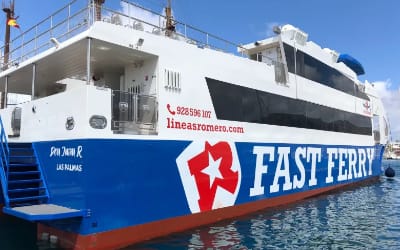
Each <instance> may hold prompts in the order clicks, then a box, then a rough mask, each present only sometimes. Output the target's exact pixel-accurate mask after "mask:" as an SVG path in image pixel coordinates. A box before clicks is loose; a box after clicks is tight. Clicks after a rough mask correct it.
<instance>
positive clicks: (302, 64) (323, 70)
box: [283, 43, 369, 100]
mask: <svg viewBox="0 0 400 250" xmlns="http://www.w3.org/2000/svg"><path fill="white" fill-rule="evenodd" d="M283 47H284V50H285V55H286V64H287V67H288V71H289V72H290V73H293V74H297V75H298V76H302V77H304V78H306V79H308V80H311V81H314V82H317V83H320V84H323V85H325V86H328V87H331V88H334V89H337V90H339V91H342V92H344V93H347V94H349V95H352V96H355V97H359V98H361V99H364V100H369V98H368V96H367V95H366V94H365V93H364V92H362V91H360V90H359V89H358V87H357V85H356V84H355V83H354V81H353V80H351V79H349V78H348V77H347V76H345V75H344V74H343V73H341V72H340V71H338V70H337V69H335V68H332V67H331V66H329V65H327V64H325V63H323V62H321V61H319V60H318V59H316V58H314V57H312V56H310V55H308V54H307V53H305V52H303V51H301V50H299V49H297V48H294V47H293V46H291V45H288V44H286V43H283ZM295 51H296V52H295ZM295 60H296V64H295Z"/></svg>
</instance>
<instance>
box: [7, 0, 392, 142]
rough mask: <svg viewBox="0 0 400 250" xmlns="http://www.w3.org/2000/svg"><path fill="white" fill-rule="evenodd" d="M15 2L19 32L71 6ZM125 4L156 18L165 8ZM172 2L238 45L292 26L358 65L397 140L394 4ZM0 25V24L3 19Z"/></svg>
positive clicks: (111, 2) (148, 1)
mask: <svg viewBox="0 0 400 250" xmlns="http://www.w3.org/2000/svg"><path fill="white" fill-rule="evenodd" d="M5 1H6V2H7V1H8V0H5ZM15 1H16V3H15V15H16V16H19V18H18V23H19V25H20V26H21V31H24V29H28V28H29V27H31V26H32V25H33V24H35V23H37V22H39V21H41V20H42V19H44V18H45V17H47V16H49V15H50V14H52V13H54V12H55V11H56V10H58V9H59V8H61V7H63V6H65V5H66V4H67V3H68V2H70V1H68V0H35V1H31V0H15ZM78 1H87V0H78ZM130 1H131V2H136V3H138V4H140V5H142V6H144V7H147V8H150V9H152V10H154V11H156V12H159V13H161V12H162V10H163V7H164V6H165V5H166V2H167V0H130ZM171 1H172V8H173V14H174V17H175V19H177V20H179V21H181V22H184V23H187V24H190V25H192V26H194V27H197V28H199V29H201V30H204V31H207V32H208V33H211V34H215V35H218V36H219V37H222V38H224V39H226V40H229V41H232V42H235V43H237V44H247V43H252V42H255V41H257V40H261V39H265V38H267V37H270V36H271V35H272V34H273V33H272V32H271V29H272V27H273V26H275V25H284V24H292V25H293V26H295V27H298V28H300V29H301V30H303V31H305V32H306V33H308V35H309V40H312V41H314V42H316V43H317V44H319V45H320V46H321V47H323V48H325V47H327V48H331V49H333V50H335V51H337V52H339V53H348V54H350V55H352V56H353V57H355V58H356V59H357V60H358V61H360V62H361V63H362V65H363V66H364V69H365V72H366V74H365V75H363V76H360V80H361V81H362V82H364V81H365V80H368V81H369V82H371V83H373V84H374V86H376V88H377V89H378V90H379V92H380V94H381V97H382V98H383V102H384V105H385V108H386V111H387V113H388V116H389V122H390V126H391V134H392V138H391V139H392V140H400V67H399V66H400V60H399V58H400V46H399V45H400V32H399V30H400V1H399V0H380V1H375V0H353V1H349V0H306V1H295V0H247V1H238V0H202V1H195V0H171ZM106 5H108V6H113V7H114V8H122V7H121V5H120V1H119V0H106ZM38 6H39V7H38ZM33 10H35V11H33ZM0 20H1V21H5V17H4V16H3V17H2V18H1V19H0ZM13 32H15V31H14V30H13ZM3 33H4V27H0V34H3ZM0 37H1V36H0ZM3 39H4V37H1V40H3Z"/></svg>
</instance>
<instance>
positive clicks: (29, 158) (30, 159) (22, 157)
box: [0, 119, 49, 208]
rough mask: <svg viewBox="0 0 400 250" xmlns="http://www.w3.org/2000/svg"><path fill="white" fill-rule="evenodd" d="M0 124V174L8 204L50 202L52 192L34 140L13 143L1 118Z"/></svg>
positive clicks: (8, 205)
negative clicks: (46, 180)
mask: <svg viewBox="0 0 400 250" xmlns="http://www.w3.org/2000/svg"><path fill="white" fill-rule="evenodd" d="M0 126H1V132H0V133H1V134H0V139H1V150H0V151H1V152H0V153H1V169H0V177H1V185H2V191H3V196H4V203H5V204H4V205H5V207H6V208H9V207H20V206H29V205H38V204H42V203H46V202H47V200H48V199H49V193H48V191H47V187H46V183H45V181H44V179H43V173H42V171H41V169H40V165H39V162H38V161H37V157H36V155H35V150H34V148H33V146H32V143H10V144H9V143H8V142H7V136H6V134H5V131H4V127H3V122H2V121H1V119H0Z"/></svg>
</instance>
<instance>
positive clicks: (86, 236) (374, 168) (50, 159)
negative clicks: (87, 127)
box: [34, 139, 383, 249]
mask: <svg viewBox="0 0 400 250" xmlns="http://www.w3.org/2000/svg"><path fill="white" fill-rule="evenodd" d="M34 146H35V149H36V151H37V155H38V159H39V161H40V162H41V164H42V167H43V171H44V176H45V177H46V183H47V186H48V189H49V193H50V200H49V202H51V203H52V204H57V205H60V206H65V207H70V208H74V209H84V210H89V214H88V216H87V217H83V218H75V219H69V220H68V221H67V223H66V222H65V221H57V220H56V221H49V222H46V223H42V224H40V225H39V230H38V237H39V238H40V237H41V234H42V233H49V234H50V235H56V236H58V239H59V243H60V245H61V246H62V247H64V248H75V249H114V248H119V247H124V246H127V245H130V244H134V243H138V242H141V241H144V240H148V239H151V238H155V237H159V236H163V235H167V234H170V233H173V232H178V231H182V230H186V229H189V228H193V227H196V226H200V225H205V224H210V223H213V222H216V221H219V220H224V219H228V218H232V217H237V216H241V215H244V214H247V213H251V212H255V211H258V210H262V209H266V208H271V207H275V206H279V205H284V204H288V203H291V202H295V201H299V200H302V199H305V198H308V197H311V196H315V195H318V194H321V193H324V192H328V191H332V190H340V189H342V188H343V187H345V186H350V185H358V184H361V183H364V182H366V181H370V180H376V179H377V178H378V177H379V175H380V174H381V159H382V152H383V147H382V146H343V145H342V146H331V145H329V146H327V145H306V144H304V145H303V144H281V143H249V142H228V141H204V140H202V141H170V140H112V139H85V140H68V141H53V142H37V143H34Z"/></svg>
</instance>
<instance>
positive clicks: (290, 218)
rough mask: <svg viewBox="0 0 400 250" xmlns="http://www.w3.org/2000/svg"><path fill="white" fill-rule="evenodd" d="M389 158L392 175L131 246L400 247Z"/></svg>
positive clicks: (397, 191) (398, 166)
mask: <svg viewBox="0 0 400 250" xmlns="http://www.w3.org/2000/svg"><path fill="white" fill-rule="evenodd" d="M389 163H390V164H391V166H392V167H393V168H394V169H395V170H396V173H397V174H398V176H396V177H395V178H394V179H388V178H386V177H382V178H381V180H380V181H378V182H376V183H373V184H369V185H366V186H362V187H358V188H354V189H348V190H345V191H343V192H339V193H333V194H329V195H324V196H319V197H315V198H312V199H308V200H306V201H303V202H301V203H297V204H294V205H291V206H285V207H280V208H277V209H275V210H272V211H271V210H269V211H268V212H264V213H258V214H253V215H251V216H248V217H242V218H240V219H237V220H234V221H227V222H224V223H220V224H218V225H213V226H208V227H202V228H198V229H196V230H192V231H187V232H183V233H179V234H174V235H171V236H169V237H165V238H162V239H158V240H154V241H151V242H147V243H143V244H140V245H136V246H131V247H129V248H127V249H129V250H134V249H288V248H291V249H292V248H294V249H296V248H298V249H310V248H312V249H315V248H317V249H400V161H390V162H389V161H387V162H385V163H384V167H386V166H387V165H388V164H389Z"/></svg>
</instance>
